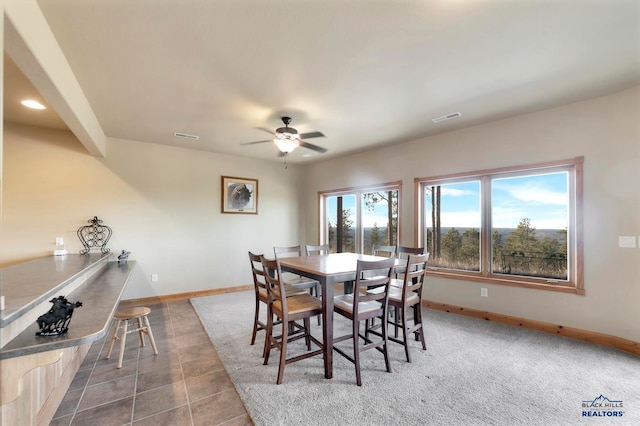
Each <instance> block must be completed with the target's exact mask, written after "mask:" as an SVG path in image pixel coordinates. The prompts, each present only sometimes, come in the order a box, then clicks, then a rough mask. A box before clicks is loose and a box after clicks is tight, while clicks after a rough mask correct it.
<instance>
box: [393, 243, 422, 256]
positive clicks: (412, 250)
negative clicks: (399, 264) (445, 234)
mask: <svg viewBox="0 0 640 426" xmlns="http://www.w3.org/2000/svg"><path fill="white" fill-rule="evenodd" d="M410 254H424V247H405V246H398V259H406V258H408V257H409V255H410Z"/></svg>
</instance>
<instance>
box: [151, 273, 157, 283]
mask: <svg viewBox="0 0 640 426" xmlns="http://www.w3.org/2000/svg"><path fill="white" fill-rule="evenodd" d="M151 282H153V283H155V282H158V274H151Z"/></svg>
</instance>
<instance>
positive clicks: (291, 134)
mask: <svg viewBox="0 0 640 426" xmlns="http://www.w3.org/2000/svg"><path fill="white" fill-rule="evenodd" d="M282 122H283V123H284V127H278V128H277V129H276V131H275V133H274V132H272V131H271V130H268V129H265V128H262V127H259V129H260V130H264V131H265V132H268V133H272V134H274V136H273V139H266V140H263V141H255V142H246V143H243V144H241V145H255V144H258V143H265V142H273V143H274V144H275V145H276V146H277V147H278V149H279V150H280V154H279V155H280V156H281V157H284V156H286V155H287V154H289V153H290V152H292V151H293V150H294V149H296V148H297V147H299V146H301V147H303V148H307V149H311V150H313V151H317V152H319V153H325V152H327V149H326V148H323V147H321V146H318V145H314V144H312V143H309V142H306V141H304V140H303V139H311V138H320V137H324V135H323V134H322V133H321V132H309V133H298V131H297V130H296V129H294V128H293V127H289V123H291V117H282Z"/></svg>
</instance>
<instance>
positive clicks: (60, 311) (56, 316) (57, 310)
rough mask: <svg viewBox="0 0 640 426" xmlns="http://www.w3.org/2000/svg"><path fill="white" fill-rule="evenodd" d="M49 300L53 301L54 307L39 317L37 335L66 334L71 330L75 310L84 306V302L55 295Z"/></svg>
mask: <svg viewBox="0 0 640 426" xmlns="http://www.w3.org/2000/svg"><path fill="white" fill-rule="evenodd" d="M49 302H51V303H53V307H52V308H51V309H49V312H47V313H46V314H43V315H40V316H39V317H38V320H37V321H36V322H37V323H38V327H40V331H38V332H36V336H59V335H61V334H65V333H66V332H67V331H68V330H69V322H70V321H71V315H73V310H74V309H75V308H79V307H80V306H82V302H76V303H71V302H69V301H68V300H67V299H66V298H65V297H64V296H58V297H54V298H53V299H51V300H50V301H49Z"/></svg>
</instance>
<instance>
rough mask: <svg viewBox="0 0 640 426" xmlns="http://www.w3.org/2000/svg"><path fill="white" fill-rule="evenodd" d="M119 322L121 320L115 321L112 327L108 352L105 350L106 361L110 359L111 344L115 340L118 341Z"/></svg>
mask: <svg viewBox="0 0 640 426" xmlns="http://www.w3.org/2000/svg"><path fill="white" fill-rule="evenodd" d="M120 322H122V320H116V321H115V323H114V325H113V333H111V341H110V342H109V350H107V357H106V358H107V359H109V358H111V350H112V349H113V344H114V343H115V341H116V340H120V339H119V338H118V330H119V329H120Z"/></svg>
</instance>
